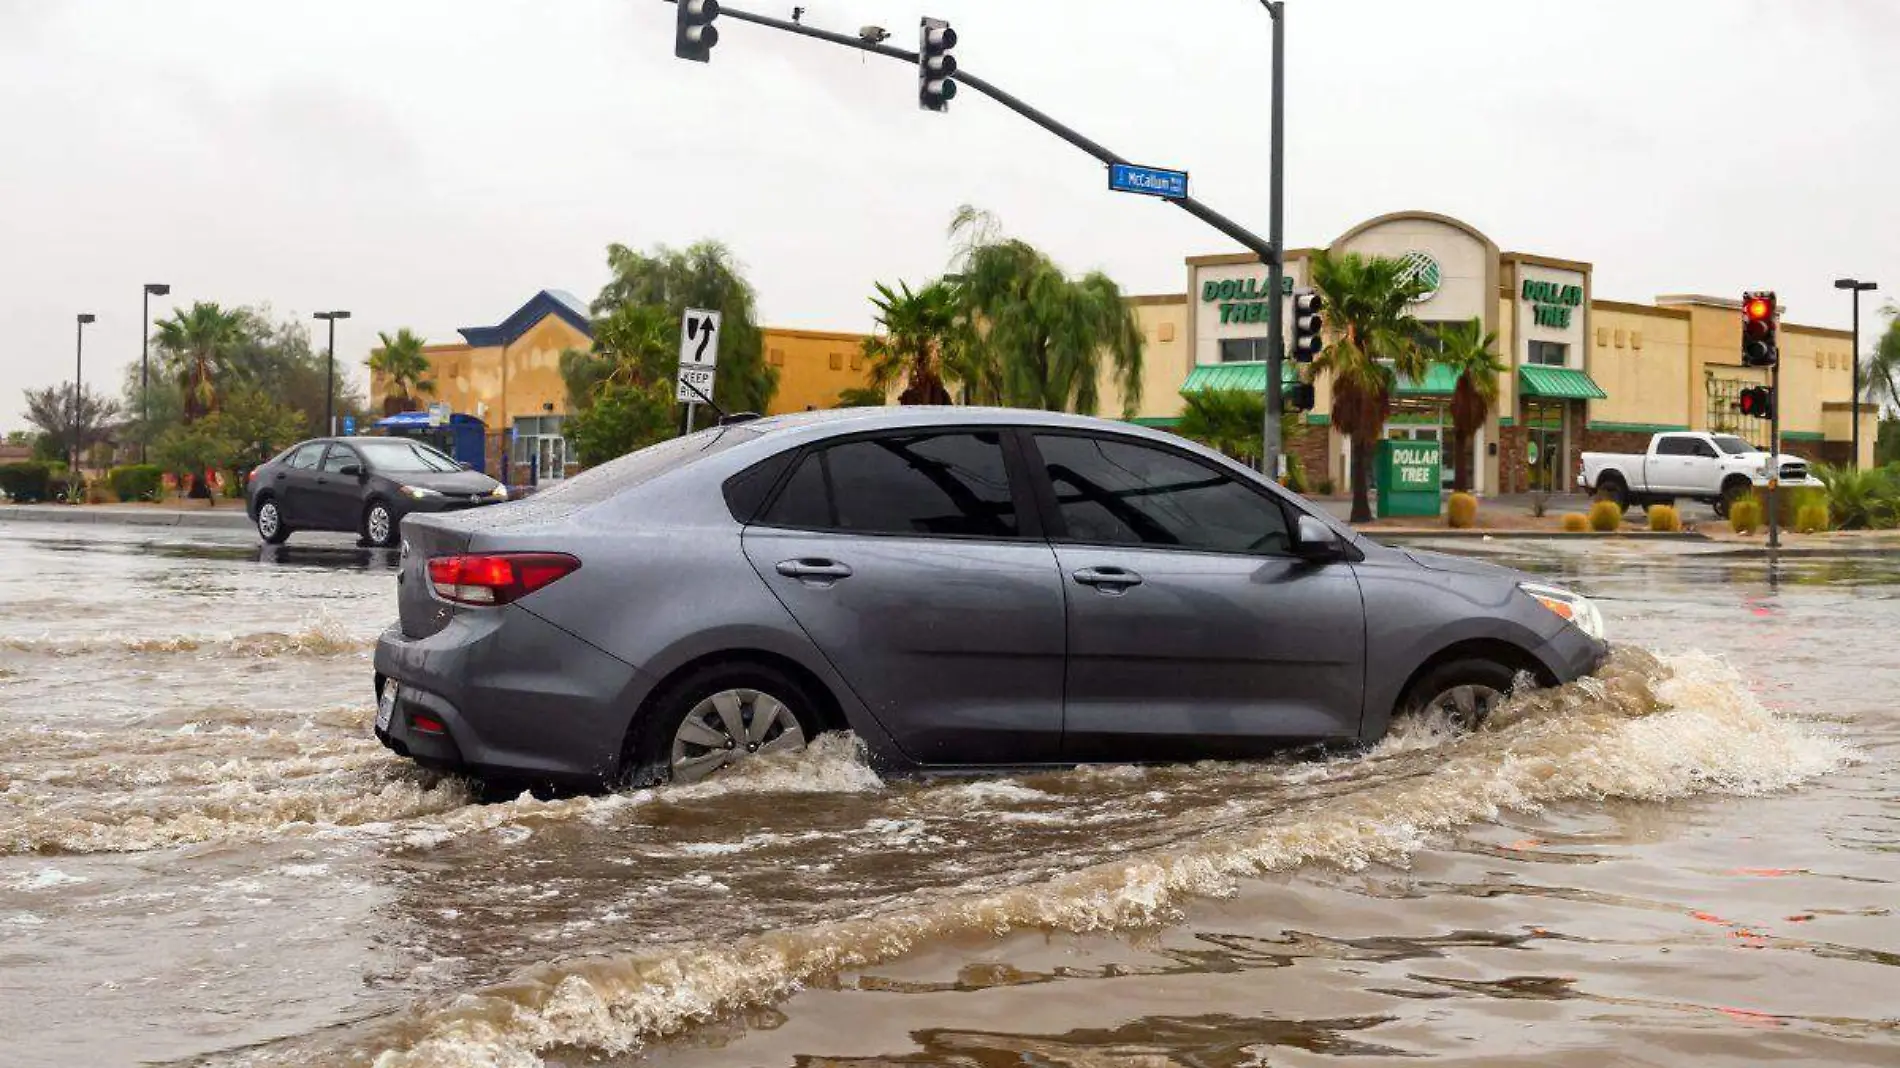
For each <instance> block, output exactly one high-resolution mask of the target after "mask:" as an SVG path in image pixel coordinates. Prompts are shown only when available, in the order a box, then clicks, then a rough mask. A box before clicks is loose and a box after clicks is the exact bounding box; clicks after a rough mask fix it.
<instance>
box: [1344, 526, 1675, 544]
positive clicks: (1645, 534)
mask: <svg viewBox="0 0 1900 1068" xmlns="http://www.w3.org/2000/svg"><path fill="white" fill-rule="evenodd" d="M1353 529H1354V530H1357V531H1358V532H1359V533H1361V534H1364V535H1365V536H1366V537H1368V538H1371V539H1372V540H1374V541H1386V540H1388V539H1392V540H1396V539H1400V538H1432V539H1434V540H1437V539H1444V538H1453V539H1456V538H1463V539H1472V538H1476V539H1480V540H1482V539H1485V538H1489V539H1491V540H1493V541H1584V540H1589V539H1593V538H1595V539H1621V540H1624V541H1702V542H1706V541H1709V540H1711V539H1710V538H1709V536H1708V535H1707V534H1698V533H1696V532H1694V531H1690V530H1685V531H1682V532H1680V533H1675V534H1671V533H1666V532H1663V531H1655V530H1631V531H1621V530H1610V531H1595V530H1585V531H1577V532H1569V533H1567V532H1565V531H1561V530H1380V529H1378V528H1376V527H1375V528H1372V529H1365V528H1361V527H1354V528H1353Z"/></svg>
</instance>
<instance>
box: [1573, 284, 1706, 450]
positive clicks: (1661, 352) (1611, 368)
mask: <svg viewBox="0 0 1900 1068" xmlns="http://www.w3.org/2000/svg"><path fill="white" fill-rule="evenodd" d="M1590 313H1591V315H1590V318H1591V324H1592V325H1591V330H1590V337H1589V339H1588V344H1587V346H1586V349H1587V352H1588V356H1587V359H1586V362H1585V368H1586V369H1587V370H1588V371H1589V372H1590V377H1591V378H1593V379H1595V380H1596V383H1597V385H1599V386H1602V387H1603V391H1604V392H1605V393H1608V394H1609V395H1610V396H1609V399H1607V400H1600V401H1591V402H1590V422H1591V424H1593V425H1596V424H1621V425H1624V426H1628V427H1630V428H1632V429H1635V428H1639V427H1646V428H1652V429H1661V428H1664V427H1668V428H1679V427H1687V426H1689V425H1690V419H1691V414H1690V413H1691V405H1690V398H1689V381H1690V379H1689V321H1690V320H1689V317H1688V316H1686V315H1683V314H1681V313H1680V312H1673V311H1668V310H1665V309H1661V308H1644V307H1643V306H1641V305H1632V304H1623V303H1620V302H1614V301H1597V302H1595V303H1593V304H1592V305H1591V307H1590ZM1699 386H1700V383H1698V387H1699Z"/></svg>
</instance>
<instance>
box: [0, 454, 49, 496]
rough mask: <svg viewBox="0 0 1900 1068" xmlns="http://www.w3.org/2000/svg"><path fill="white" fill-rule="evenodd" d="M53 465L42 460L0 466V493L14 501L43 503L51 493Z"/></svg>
mask: <svg viewBox="0 0 1900 1068" xmlns="http://www.w3.org/2000/svg"><path fill="white" fill-rule="evenodd" d="M52 481H53V465H51V464H49V463H46V462H45V461H43V460H26V461H23V462H21V463H15V464H0V493H5V494H6V495H7V497H8V498H10V499H12V500H15V501H43V500H46V498H47V495H48V493H50V492H51V488H52V487H51V483H52Z"/></svg>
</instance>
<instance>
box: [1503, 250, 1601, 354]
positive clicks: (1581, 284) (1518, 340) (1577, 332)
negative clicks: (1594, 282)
mask: <svg viewBox="0 0 1900 1068" xmlns="http://www.w3.org/2000/svg"><path fill="white" fill-rule="evenodd" d="M1512 266H1513V268H1514V269H1513V270H1512V271H1509V272H1507V275H1506V276H1507V278H1508V279H1509V282H1508V284H1509V285H1510V301H1511V317H1512V322H1513V329H1512V331H1511V335H1512V336H1511V347H1510V348H1509V349H1506V350H1504V351H1505V352H1506V353H1509V354H1510V356H1511V358H1510V359H1509V360H1507V361H1506V362H1507V363H1509V364H1510V365H1511V366H1513V367H1522V366H1524V365H1525V364H1527V363H1529V362H1531V361H1530V350H1531V342H1533V341H1547V342H1554V343H1556V344H1559V345H1563V346H1564V347H1565V353H1564V357H1565V361H1566V362H1565V364H1564V366H1566V367H1573V368H1577V369H1579V370H1581V369H1582V368H1583V365H1584V344H1583V343H1584V336H1585V335H1584V331H1585V328H1586V326H1587V325H1588V323H1589V320H1590V314H1589V312H1590V299H1589V286H1590V272H1588V271H1587V270H1580V269H1568V268H1559V267H1552V266H1548V265H1545V264H1541V263H1532V262H1528V261H1518V262H1515V263H1513V264H1512ZM1527 283H1529V284H1531V285H1536V284H1538V283H1542V284H1545V285H1550V286H1556V287H1558V288H1560V289H1563V288H1570V287H1574V289H1575V290H1576V291H1579V292H1580V293H1581V294H1582V297H1581V303H1580V304H1577V305H1576V306H1574V307H1572V308H1571V309H1570V316H1569V318H1570V325H1569V326H1565V327H1556V326H1548V325H1545V324H1542V323H1539V322H1538V321H1537V314H1536V308H1537V307H1538V305H1539V303H1540V302H1535V301H1532V300H1530V299H1528V298H1526V297H1525V296H1524V291H1525V285H1526V284H1527ZM1541 303H1550V302H1548V301H1544V302H1541Z"/></svg>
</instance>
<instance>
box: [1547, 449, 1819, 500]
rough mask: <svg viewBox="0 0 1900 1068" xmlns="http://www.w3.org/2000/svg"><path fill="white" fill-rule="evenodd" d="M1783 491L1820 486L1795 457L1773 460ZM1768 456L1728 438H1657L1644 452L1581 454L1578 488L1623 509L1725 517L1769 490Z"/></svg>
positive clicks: (1817, 480) (1786, 456)
mask: <svg viewBox="0 0 1900 1068" xmlns="http://www.w3.org/2000/svg"><path fill="white" fill-rule="evenodd" d="M1775 461H1776V463H1778V464H1779V465H1780V467H1781V485H1782V486H1783V487H1784V488H1800V487H1806V486H1819V485H1821V481H1820V480H1819V479H1817V478H1815V477H1814V476H1813V475H1811V474H1809V473H1808V462H1807V461H1806V460H1803V459H1802V458H1801V457H1799V456H1789V455H1787V454H1785V453H1784V454H1782V455H1780V456H1777V457H1775ZM1768 474H1769V466H1768V454H1767V453H1766V452H1763V451H1762V450H1760V449H1757V448H1756V447H1755V446H1753V445H1750V444H1749V443H1748V442H1746V441H1743V440H1742V439H1741V438H1738V437H1736V436H1735V435H1733V434H1706V433H1701V432H1694V431H1690V432H1680V433H1666V434H1657V435H1655V436H1654V437H1652V438H1650V439H1649V451H1648V452H1644V453H1629V452H1586V453H1584V454H1583V470H1582V471H1580V472H1579V473H1578V474H1577V485H1578V486H1579V487H1580V488H1582V489H1584V490H1586V491H1589V492H1592V493H1595V494H1596V495H1597V496H1599V497H1602V498H1605V499H1607V500H1612V501H1615V502H1616V503H1618V504H1620V505H1622V506H1623V507H1625V508H1628V507H1629V506H1630V505H1632V504H1640V505H1643V506H1644V507H1648V506H1649V505H1652V504H1673V503H1675V501H1676V499H1677V498H1679V497H1687V498H1689V499H1690V500H1695V501H1702V502H1703V503H1705V504H1709V505H1712V506H1714V508H1715V513H1716V514H1717V515H1721V516H1726V515H1728V506H1729V503H1730V502H1732V501H1734V500H1735V498H1737V497H1740V496H1742V495H1743V494H1745V493H1747V492H1749V491H1750V490H1752V489H1759V488H1763V487H1766V486H1767V485H1768Z"/></svg>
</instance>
